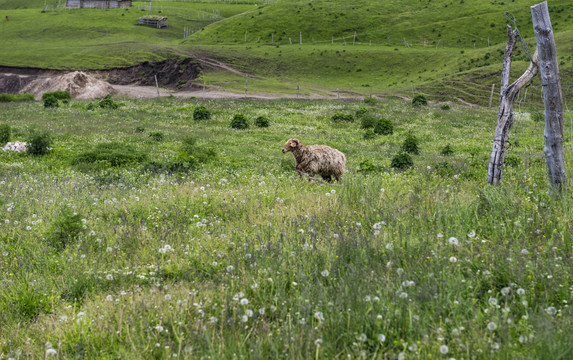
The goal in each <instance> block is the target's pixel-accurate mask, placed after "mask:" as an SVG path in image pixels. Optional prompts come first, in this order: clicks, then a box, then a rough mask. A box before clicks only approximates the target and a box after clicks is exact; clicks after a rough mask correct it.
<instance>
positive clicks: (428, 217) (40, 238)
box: [0, 98, 573, 359]
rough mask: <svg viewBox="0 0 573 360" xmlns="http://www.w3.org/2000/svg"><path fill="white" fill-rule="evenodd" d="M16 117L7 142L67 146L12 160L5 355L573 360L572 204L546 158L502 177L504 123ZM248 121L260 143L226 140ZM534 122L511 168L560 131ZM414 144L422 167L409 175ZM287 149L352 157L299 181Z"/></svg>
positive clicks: (1, 210)
mask: <svg viewBox="0 0 573 360" xmlns="http://www.w3.org/2000/svg"><path fill="white" fill-rule="evenodd" d="M199 105H202V106H204V108H201V107H198V106H199ZM0 110H1V111H0V135H2V134H6V133H7V130H6V128H7V127H6V126H1V125H2V124H8V125H9V128H10V132H9V135H10V136H9V138H10V140H11V141H26V140H28V139H30V136H32V135H31V134H35V140H34V144H37V143H41V141H39V140H49V139H48V137H47V135H45V134H44V135H42V134H43V132H45V131H47V132H48V133H49V135H51V140H52V142H51V143H50V142H49V141H47V142H44V144H50V145H49V147H50V148H51V149H50V150H49V152H48V153H47V154H46V155H32V154H27V153H14V152H3V151H0V358H17V359H19V358H43V357H46V358H56V357H59V358H86V359H117V358H123V359H140V358H145V359H150V358H156V359H167V358H176V357H178V358H211V359H220V358H238V359H242V358H253V359H261V358H263V359H264V358H285V359H287V358H288V359H300V358H368V359H372V358H380V359H394V358H400V359H404V358H427V359H430V358H437V359H451V358H453V359H474V358H475V359H492V358H496V359H514V358H521V359H548V358H551V359H558V358H561V359H565V358H570V357H571V356H573V333H572V332H571V328H572V326H573V313H572V311H571V307H570V304H571V302H572V301H573V296H572V295H573V274H572V272H571V268H572V266H573V257H572V253H571V251H572V246H573V244H572V241H571V233H572V232H573V228H572V227H573V224H572V220H571V218H570V214H571V210H572V205H573V199H572V197H571V194H570V193H567V194H565V195H564V196H563V197H562V198H558V197H552V196H550V195H548V193H547V183H546V179H545V176H544V175H543V168H544V164H543V160H542V159H540V158H537V159H535V161H532V162H528V163H527V164H526V163H525V162H520V161H518V160H515V161H513V165H514V166H510V167H508V168H507V169H506V173H505V180H504V184H503V185H501V186H497V187H492V186H488V185H487V184H484V182H485V181H484V180H485V175H486V174H485V165H486V162H487V158H488V154H489V152H490V146H491V141H492V136H493V130H494V126H495V121H496V118H497V116H496V111H494V110H492V111H487V110H484V109H470V108H462V107H454V108H452V109H449V110H448V109H447V108H446V107H443V108H442V107H440V106H438V105H430V106H422V107H419V108H415V107H413V106H412V105H411V104H410V103H409V102H403V101H400V102H398V101H395V102H376V101H372V100H371V99H369V100H368V101H366V102H332V101H268V102H264V101H257V102H251V101H235V102H232V101H217V102H200V101H197V100H193V99H192V100H179V99H175V98H163V99H159V100H149V101H132V100H117V99H109V98H108V99H104V100H102V101H96V102H92V103H85V102H77V101H71V102H69V103H67V101H65V100H64V101H60V106H59V107H57V108H47V109H45V108H44V107H43V104H42V103H38V102H28V103H6V104H0ZM238 113H241V114H243V115H245V117H246V118H247V119H248V123H249V124H250V126H249V128H248V129H246V130H235V129H232V128H231V127H230V124H231V119H232V118H233V117H234V115H235V114H238ZM260 116H265V117H266V118H267V119H268V122H269V125H270V126H269V127H266V128H265V127H256V126H255V118H257V117H260ZM194 117H195V119H196V120H194V119H193V118H194ZM235 118H239V117H235ZM380 118H387V119H389V120H390V122H388V121H384V122H383V123H384V125H383V126H382V125H379V124H378V119H380ZM199 119H201V120H199ZM333 119H334V120H333ZM352 119H354V121H350V120H352ZM335 120H337V121H335ZM522 121H523V122H522V124H524V125H526V126H527V127H528V128H529V129H530V130H531V131H532V132H539V138H528V139H524V140H523V141H522V143H521V146H519V147H514V150H512V151H513V152H512V155H514V156H515V157H516V158H518V159H519V156H520V155H522V153H523V154H525V152H527V154H529V155H531V154H535V155H536V156H538V157H541V151H542V150H541V149H542V147H543V144H542V141H543V140H542V136H541V129H542V127H543V124H542V122H536V121H533V120H532V119H531V118H526V119H522ZM258 123H259V124H264V121H263V120H261V119H259V121H258ZM372 125H373V126H374V130H375V131H377V132H384V133H389V132H391V134H388V135H380V134H377V133H376V132H374V131H373V130H372V129H370V130H365V129H363V128H362V127H363V126H364V127H368V126H372ZM389 129H391V130H392V131H390V130H389ZM409 135H410V139H412V137H414V138H416V139H417V140H418V143H417V145H418V148H419V155H411V158H413V163H414V165H413V167H411V168H409V169H406V170H400V171H399V170H395V169H393V168H392V166H391V163H392V159H393V157H394V155H395V154H396V153H398V152H400V151H401V147H402V146H403V143H404V141H405V139H406V138H408V136H409ZM290 137H297V138H299V139H300V140H302V141H303V142H304V143H305V144H307V145H310V144H326V145H329V146H331V147H334V148H337V149H339V150H341V151H342V152H344V153H345V154H346V157H347V159H348V163H347V169H348V172H347V173H346V175H345V177H344V178H343V180H342V182H341V183H333V184H320V183H316V182H308V181H307V180H305V179H299V177H298V175H297V174H296V172H295V170H294V159H293V157H292V155H291V154H282V153H281V147H282V146H283V144H284V142H285V141H286V140H287V139H289V138H290ZM0 138H2V139H5V138H4V137H0ZM193 139H194V140H193ZM415 142H416V141H410V143H409V144H410V145H409V147H408V150H412V145H413V143H415ZM447 145H450V146H449V147H448V146H447ZM565 147H566V155H567V156H569V157H570V156H571V153H572V151H571V150H572V149H571V139H570V138H567V139H566V141H565ZM412 152H414V151H412ZM520 152H522V153H520ZM537 160H539V161H537ZM569 174H570V172H569ZM52 356H53V357H52Z"/></svg>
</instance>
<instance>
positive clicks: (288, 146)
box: [283, 138, 302, 154]
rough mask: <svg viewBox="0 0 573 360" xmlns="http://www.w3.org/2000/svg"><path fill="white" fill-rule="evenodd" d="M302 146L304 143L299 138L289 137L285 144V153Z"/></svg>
mask: <svg viewBox="0 0 573 360" xmlns="http://www.w3.org/2000/svg"><path fill="white" fill-rule="evenodd" d="M301 147H302V143H301V142H300V140H299V139H295V138H292V139H288V141H287V142H286V143H285V144H284V146H283V154H285V153H287V152H289V151H293V150H296V149H298V148H301Z"/></svg>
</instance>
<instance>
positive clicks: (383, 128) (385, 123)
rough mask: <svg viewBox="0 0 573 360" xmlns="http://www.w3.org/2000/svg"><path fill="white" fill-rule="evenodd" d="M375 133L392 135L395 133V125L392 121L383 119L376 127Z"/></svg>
mask: <svg viewBox="0 0 573 360" xmlns="http://www.w3.org/2000/svg"><path fill="white" fill-rule="evenodd" d="M374 132H375V133H376V134H380V135H392V134H393V133H394V124H392V120H390V119H386V118H381V119H379V120H378V121H377V122H376V124H375V125H374Z"/></svg>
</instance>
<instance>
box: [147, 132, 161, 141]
mask: <svg viewBox="0 0 573 360" xmlns="http://www.w3.org/2000/svg"><path fill="white" fill-rule="evenodd" d="M149 138H150V139H151V140H153V141H157V142H161V141H163V139H164V138H165V135H163V133H162V132H161V131H153V132H150V133H149Z"/></svg>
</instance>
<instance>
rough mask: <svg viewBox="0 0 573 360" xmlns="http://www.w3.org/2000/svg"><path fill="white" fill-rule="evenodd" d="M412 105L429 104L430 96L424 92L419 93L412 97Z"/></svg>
mask: <svg viewBox="0 0 573 360" xmlns="http://www.w3.org/2000/svg"><path fill="white" fill-rule="evenodd" d="M412 105H414V106H415V107H420V106H426V105H428V98H427V97H426V95H424V94H418V95H416V96H414V98H413V99H412Z"/></svg>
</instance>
